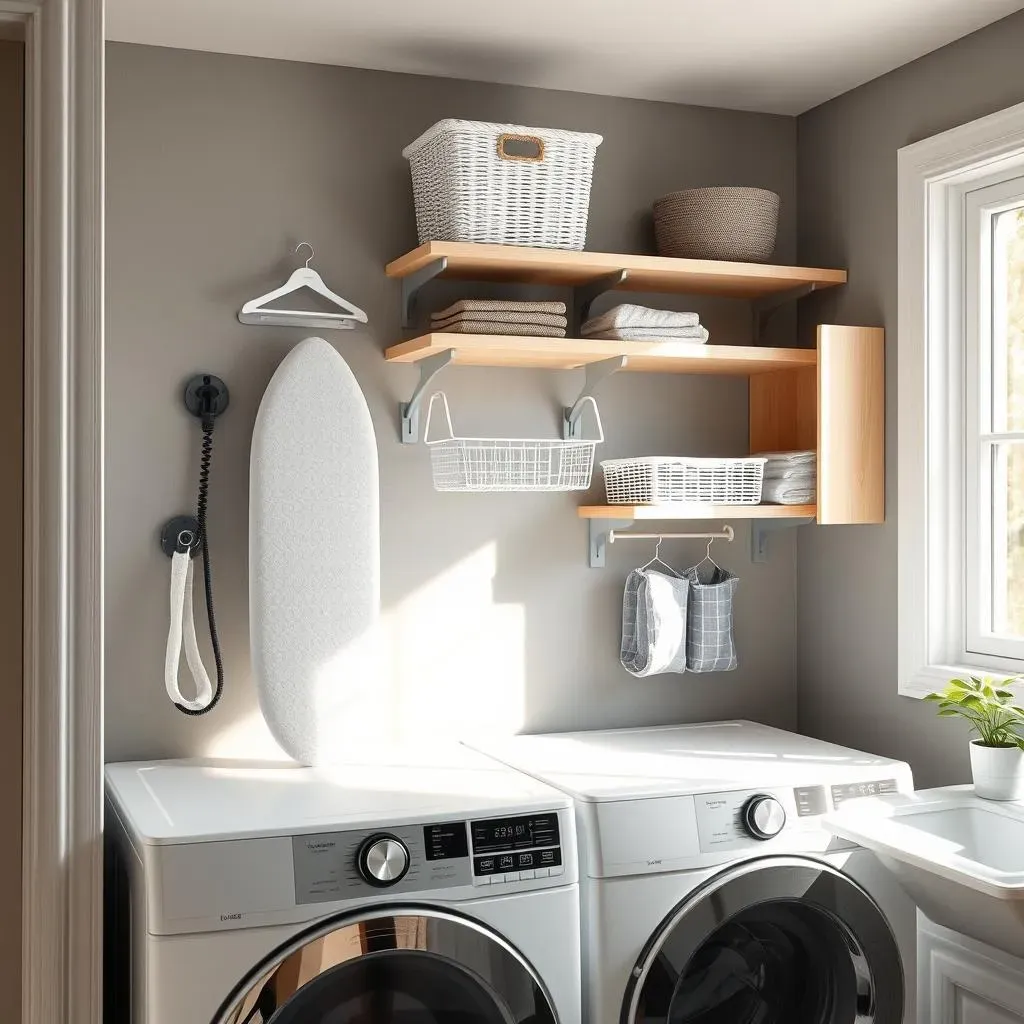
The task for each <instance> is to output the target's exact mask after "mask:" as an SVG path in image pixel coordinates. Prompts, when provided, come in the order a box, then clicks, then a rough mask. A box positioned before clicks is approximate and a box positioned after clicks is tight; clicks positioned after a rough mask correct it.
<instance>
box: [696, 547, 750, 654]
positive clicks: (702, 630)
mask: <svg viewBox="0 0 1024 1024" xmlns="http://www.w3.org/2000/svg"><path fill="white" fill-rule="evenodd" d="M683 577H684V578H685V579H686V580H687V581H688V582H689V584H690V602H689V613H688V615H687V629H686V667H687V668H688V669H689V670H690V671H691V672H731V671H732V670H733V669H734V668H736V666H737V664H738V661H737V658H736V640H735V638H734V636H733V598H734V596H735V594H736V585H737V584H738V583H739V577H738V576H734V575H733V574H732V573H731V572H727V571H726V570H725V569H722V568H721V567H720V566H718V565H716V564H715V563H714V562H712V561H710V560H709V559H705V560H704V561H703V562H701V563H700V564H699V565H694V566H691V567H690V568H689V569H687V570H686V571H685V572H684V573H683Z"/></svg>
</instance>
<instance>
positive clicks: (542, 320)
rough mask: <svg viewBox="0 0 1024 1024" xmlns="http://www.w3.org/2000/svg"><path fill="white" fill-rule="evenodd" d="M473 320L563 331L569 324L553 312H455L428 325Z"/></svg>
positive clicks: (437, 326) (447, 325)
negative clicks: (554, 328)
mask: <svg viewBox="0 0 1024 1024" xmlns="http://www.w3.org/2000/svg"><path fill="white" fill-rule="evenodd" d="M467 320H473V321H475V322H477V323H489V324H533V325H534V326H535V327H561V328H562V330H563V331H564V330H565V329H566V328H567V327H568V326H569V321H568V319H567V318H566V317H564V316H558V315H556V314H555V313H487V312H479V313H456V314H455V316H451V317H448V319H446V320H431V321H430V326H431V328H432V329H433V330H435V331H437V330H441V329H443V328H445V327H449V326H450V325H451V324H459V323H464V322H465V321H467Z"/></svg>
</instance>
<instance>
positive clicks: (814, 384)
mask: <svg viewBox="0 0 1024 1024" xmlns="http://www.w3.org/2000/svg"><path fill="white" fill-rule="evenodd" d="M817 447H818V373H817V370H816V369H815V367H813V366H808V367H804V368H801V369H799V370H777V371H773V372H772V373H759V374H756V375H755V376H752V377H751V378H750V451H751V454H753V453H755V452H788V451H804V450H809V449H816V448H817Z"/></svg>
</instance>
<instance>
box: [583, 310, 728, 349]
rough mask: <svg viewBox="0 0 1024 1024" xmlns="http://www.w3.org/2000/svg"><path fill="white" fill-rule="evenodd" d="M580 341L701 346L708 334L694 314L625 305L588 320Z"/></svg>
mask: <svg viewBox="0 0 1024 1024" xmlns="http://www.w3.org/2000/svg"><path fill="white" fill-rule="evenodd" d="M582 334H583V337H584V338H600V339H604V340H608V341H693V342H697V343H698V344H701V345H703V344H704V342H706V341H707V340H708V332H707V331H706V330H705V329H704V328H703V327H702V326H701V324H700V317H699V316H698V315H697V314H696V313H674V312H672V311H671V310H668V309H648V307H647V306H633V305H629V304H625V305H621V306H613V307H612V308H611V309H609V310H608V312H607V313H602V314H601V315H600V316H595V317H591V319H589V320H588V321H587V322H586V323H585V324H584V325H583V327H582Z"/></svg>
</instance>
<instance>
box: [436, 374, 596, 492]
mask: <svg viewBox="0 0 1024 1024" xmlns="http://www.w3.org/2000/svg"><path fill="white" fill-rule="evenodd" d="M438 398H440V399H441V401H442V403H443V405H444V415H445V420H446V421H447V424H448V434H449V436H448V437H443V438H438V439H437V440H435V441H431V440H428V438H429V435H430V417H431V414H432V413H433V411H434V401H435V399H438ZM587 401H589V402H590V403H591V404H592V405H593V407H594V418H595V419H596V421H597V434H598V436H597V438H596V440H593V441H550V440H534V439H525V438H499V437H456V436H455V431H454V429H453V428H452V414H451V410H450V409H449V408H448V396H447V395H445V393H444V392H443V391H436V392H435V393H434V394H432V395H431V396H430V404H429V405H428V406H427V422H426V426H425V427H424V429H423V440H424V443H425V444H426V445H427V446H428V447H429V448H430V463H431V467H432V469H433V472H434V489H435V490H437V491H585V490H586V489H587V488H588V487H589V486H590V477H591V474H592V473H593V470H594V449H595V448H596V446H597V445H598V444H600V443H601V442H602V441H603V440H604V430H603V428H602V426H601V414H600V413H599V412H598V410H597V403H596V402H595V401H594V399H593V398H590V397H589V396H587Z"/></svg>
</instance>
